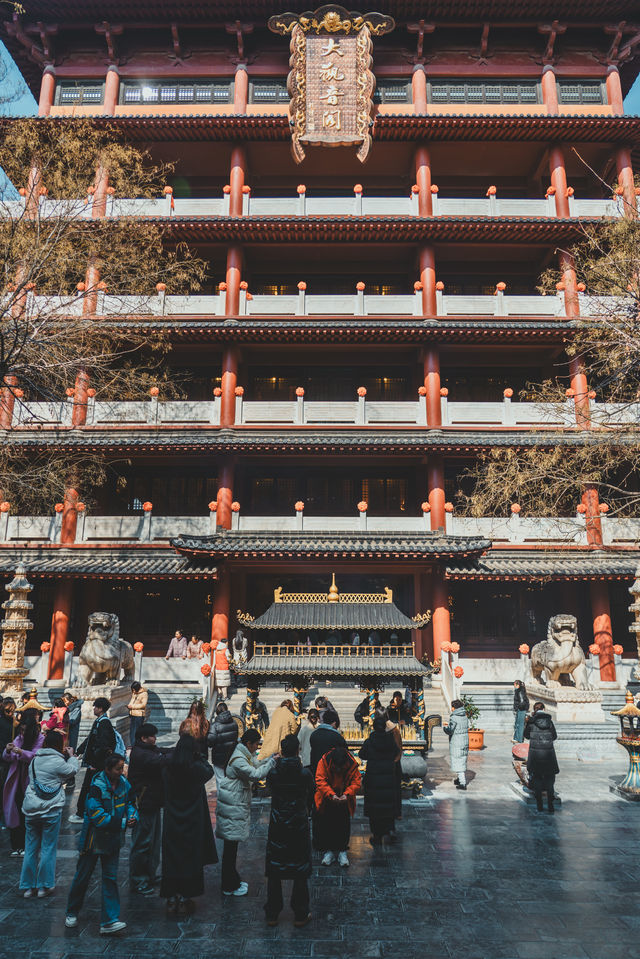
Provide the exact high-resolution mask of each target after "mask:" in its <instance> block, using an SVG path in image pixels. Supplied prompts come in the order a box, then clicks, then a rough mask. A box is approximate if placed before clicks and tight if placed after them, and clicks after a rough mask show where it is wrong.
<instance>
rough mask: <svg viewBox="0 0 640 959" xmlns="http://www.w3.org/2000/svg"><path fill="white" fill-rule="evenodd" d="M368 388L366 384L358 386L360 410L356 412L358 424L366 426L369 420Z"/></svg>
mask: <svg viewBox="0 0 640 959" xmlns="http://www.w3.org/2000/svg"><path fill="white" fill-rule="evenodd" d="M366 404H367V390H366V387H364V386H359V387H358V410H357V413H356V426H364V425H365V423H366V422H367V405H366Z"/></svg>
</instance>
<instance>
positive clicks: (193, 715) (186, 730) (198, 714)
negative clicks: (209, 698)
mask: <svg viewBox="0 0 640 959" xmlns="http://www.w3.org/2000/svg"><path fill="white" fill-rule="evenodd" d="M210 726H211V723H210V722H209V720H208V719H207V716H206V713H205V709H204V702H203V701H202V700H201V699H194V701H193V702H192V703H191V706H190V707H189V712H188V713H187V718H186V719H183V720H182V722H181V723H180V735H181V736H193V738H194V739H195V741H196V742H197V744H198V749H199V750H200V752H201V753H202V754H203V756H204V757H205V758H206V756H207V754H208V747H207V736H208V735H209V729H210Z"/></svg>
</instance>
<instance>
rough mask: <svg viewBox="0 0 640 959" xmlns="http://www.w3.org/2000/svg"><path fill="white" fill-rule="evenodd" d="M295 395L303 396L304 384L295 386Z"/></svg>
mask: <svg viewBox="0 0 640 959" xmlns="http://www.w3.org/2000/svg"><path fill="white" fill-rule="evenodd" d="M296 396H304V386H296Z"/></svg>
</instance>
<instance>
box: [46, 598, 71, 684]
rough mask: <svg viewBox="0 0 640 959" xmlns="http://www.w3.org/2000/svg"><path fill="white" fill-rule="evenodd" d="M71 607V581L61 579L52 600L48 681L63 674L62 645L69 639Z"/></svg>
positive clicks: (59, 677)
mask: <svg viewBox="0 0 640 959" xmlns="http://www.w3.org/2000/svg"><path fill="white" fill-rule="evenodd" d="M72 605H73V581H72V580H70V579H63V580H61V581H60V582H59V583H58V586H57V589H56V595H55V597H54V600H53V616H52V618H51V635H50V637H49V641H50V643H51V651H50V653H49V673H48V678H49V679H62V678H63V674H64V644H65V643H66V642H67V639H68V637H69V620H70V619H71V608H72Z"/></svg>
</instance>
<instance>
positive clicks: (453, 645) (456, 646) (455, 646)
mask: <svg viewBox="0 0 640 959" xmlns="http://www.w3.org/2000/svg"><path fill="white" fill-rule="evenodd" d="M451 652H452V653H459V652H460V643H451Z"/></svg>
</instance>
